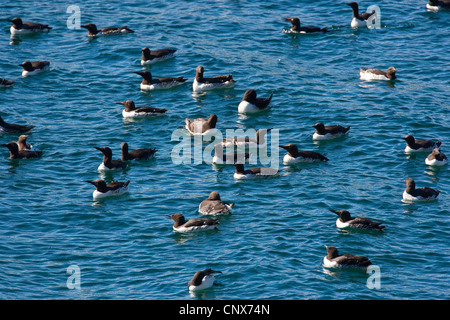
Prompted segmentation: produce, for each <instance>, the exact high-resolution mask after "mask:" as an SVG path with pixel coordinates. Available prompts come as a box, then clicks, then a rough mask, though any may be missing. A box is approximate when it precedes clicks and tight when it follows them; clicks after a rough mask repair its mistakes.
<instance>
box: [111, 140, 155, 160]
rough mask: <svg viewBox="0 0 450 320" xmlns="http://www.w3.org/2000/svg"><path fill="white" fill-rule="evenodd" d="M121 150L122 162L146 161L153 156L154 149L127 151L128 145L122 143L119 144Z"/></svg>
mask: <svg viewBox="0 0 450 320" xmlns="http://www.w3.org/2000/svg"><path fill="white" fill-rule="evenodd" d="M120 149H121V150H122V161H128V160H148V159H151V158H153V157H154V156H155V153H156V148H153V149H150V148H141V149H135V150H128V143H126V142H122V143H121V144H120Z"/></svg>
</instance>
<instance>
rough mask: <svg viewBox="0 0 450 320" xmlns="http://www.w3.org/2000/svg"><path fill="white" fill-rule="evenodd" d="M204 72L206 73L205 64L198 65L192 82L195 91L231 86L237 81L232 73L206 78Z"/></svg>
mask: <svg viewBox="0 0 450 320" xmlns="http://www.w3.org/2000/svg"><path fill="white" fill-rule="evenodd" d="M203 73H204V68H203V66H198V67H197V69H196V75H195V79H194V82H193V84H192V89H193V91H202V90H212V89H218V88H230V87H232V86H234V83H235V82H236V81H235V80H234V79H233V75H232V74H229V75H227V76H225V75H220V76H214V77H207V78H205V77H204V76H203Z"/></svg>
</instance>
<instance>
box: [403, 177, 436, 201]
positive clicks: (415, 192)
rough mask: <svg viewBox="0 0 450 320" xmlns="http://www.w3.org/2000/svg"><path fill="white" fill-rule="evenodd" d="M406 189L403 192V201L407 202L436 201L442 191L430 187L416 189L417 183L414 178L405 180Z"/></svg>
mask: <svg viewBox="0 0 450 320" xmlns="http://www.w3.org/2000/svg"><path fill="white" fill-rule="evenodd" d="M405 183H406V189H405V191H403V200H405V201H431V200H436V199H437V197H438V195H439V193H441V191H440V190H435V189H432V188H429V187H422V188H420V189H417V188H416V182H415V181H414V180H413V179H412V178H408V179H406V180H405Z"/></svg>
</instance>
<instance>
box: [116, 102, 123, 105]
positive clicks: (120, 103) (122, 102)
mask: <svg viewBox="0 0 450 320" xmlns="http://www.w3.org/2000/svg"><path fill="white" fill-rule="evenodd" d="M124 103H125V102H116V104H121V105H124Z"/></svg>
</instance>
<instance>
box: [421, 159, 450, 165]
mask: <svg viewBox="0 0 450 320" xmlns="http://www.w3.org/2000/svg"><path fill="white" fill-rule="evenodd" d="M447 163H448V159H444V160H442V161H439V160H436V159H433V160H429V159H428V158H425V164H427V165H429V166H445V165H446V164H447Z"/></svg>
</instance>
